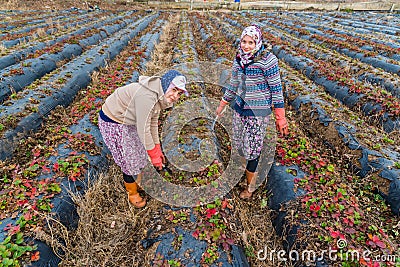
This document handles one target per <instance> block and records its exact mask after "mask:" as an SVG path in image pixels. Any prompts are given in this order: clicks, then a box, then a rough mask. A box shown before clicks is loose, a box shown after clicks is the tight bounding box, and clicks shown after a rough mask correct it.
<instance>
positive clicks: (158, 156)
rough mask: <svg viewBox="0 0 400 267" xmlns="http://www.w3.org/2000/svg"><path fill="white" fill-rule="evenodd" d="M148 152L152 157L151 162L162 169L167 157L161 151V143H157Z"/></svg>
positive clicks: (158, 168)
mask: <svg viewBox="0 0 400 267" xmlns="http://www.w3.org/2000/svg"><path fill="white" fill-rule="evenodd" d="M147 154H148V155H149V157H150V160H151V164H153V166H154V167H156V169H157V170H162V168H163V162H164V161H165V157H164V155H163V153H162V152H161V146H160V144H156V145H155V146H154V148H153V149H150V150H147Z"/></svg>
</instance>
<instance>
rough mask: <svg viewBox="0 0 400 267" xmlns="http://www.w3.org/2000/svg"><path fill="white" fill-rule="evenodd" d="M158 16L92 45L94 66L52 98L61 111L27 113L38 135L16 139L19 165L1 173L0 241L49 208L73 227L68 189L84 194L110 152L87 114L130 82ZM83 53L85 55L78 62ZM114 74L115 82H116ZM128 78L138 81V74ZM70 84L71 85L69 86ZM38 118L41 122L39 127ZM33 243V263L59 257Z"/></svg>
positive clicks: (155, 34)
mask: <svg viewBox="0 0 400 267" xmlns="http://www.w3.org/2000/svg"><path fill="white" fill-rule="evenodd" d="M157 17H158V14H149V15H147V16H145V17H143V18H142V19H140V20H137V21H135V22H134V23H132V24H131V25H129V26H128V27H127V28H126V29H125V30H123V31H122V32H121V34H120V35H118V36H115V37H114V38H110V39H109V40H107V41H106V42H105V43H103V46H102V47H97V48H95V49H97V50H99V49H103V50H104V52H105V53H104V54H102V53H98V51H93V53H92V54H90V56H91V59H92V60H93V65H90V64H88V65H87V67H85V68H84V71H82V73H81V74H79V75H77V76H75V75H74V76H73V77H78V78H79V79H77V80H75V81H74V82H73V84H72V82H69V83H66V84H65V85H64V86H62V87H61V90H62V89H63V88H64V89H65V90H64V91H65V92H66V93H68V94H66V93H65V94H64V96H63V97H60V98H56V99H61V100H62V101H64V102H63V103H61V104H63V105H64V106H68V105H69V107H68V108H67V110H66V111H65V112H63V111H62V110H63V108H62V106H58V108H57V109H55V110H53V109H48V110H47V112H46V113H43V114H40V116H39V115H36V117H35V116H33V115H32V116H30V117H29V116H28V117H27V119H26V120H28V119H29V118H31V121H30V122H29V123H30V124H35V128H36V129H34V130H36V131H37V130H39V129H38V128H39V126H41V127H42V128H41V130H42V131H43V133H42V134H40V132H39V133H38V134H35V137H34V139H32V138H28V139H25V140H21V141H20V142H19V146H18V148H17V150H16V151H15V153H16V156H18V157H21V154H22V155H24V157H26V158H20V159H19V162H20V163H19V164H18V165H8V166H7V165H6V166H3V172H5V173H4V176H2V177H3V179H2V181H3V184H2V192H9V193H7V194H2V196H1V197H2V203H3V210H4V211H5V213H3V214H2V218H1V219H2V225H4V226H6V227H5V229H4V230H5V231H6V232H2V233H1V235H2V238H1V239H2V240H3V244H5V243H7V244H15V242H16V241H15V240H16V239H15V238H16V237H18V236H21V235H22V236H25V235H26V237H28V236H30V235H31V234H29V232H30V231H32V230H33V228H34V227H35V225H38V226H40V227H39V228H37V230H40V229H42V228H43V220H48V219H46V216H48V215H47V213H48V212H51V213H52V215H51V216H52V217H53V218H55V219H57V220H58V221H60V222H61V223H63V224H64V225H65V226H67V227H68V229H73V228H74V227H76V226H77V223H78V219H79V218H78V217H77V213H76V207H75V205H74V204H73V201H72V199H71V195H70V192H69V191H71V192H73V193H76V194H82V193H84V190H85V188H86V187H87V184H88V181H90V180H92V181H93V180H95V179H96V177H97V175H98V173H99V172H101V171H103V170H105V169H104V168H105V167H106V166H107V165H108V162H107V157H106V155H107V154H108V153H109V152H108V150H107V149H105V148H104V145H103V144H102V141H101V137H100V133H99V131H98V129H97V127H96V126H95V125H94V124H93V122H92V121H93V120H94V119H97V117H96V116H94V115H93V116H90V114H91V113H92V114H95V113H96V112H97V111H98V108H99V106H100V105H101V104H102V102H103V101H104V97H106V96H107V95H108V94H109V92H110V91H111V90H113V89H115V88H116V86H118V85H122V84H124V83H127V82H132V80H129V77H132V74H133V73H134V71H137V69H138V68H139V67H141V66H143V65H144V64H145V62H144V59H143V57H142V56H143V53H146V54H148V55H150V54H151V52H152V50H153V49H154V44H155V43H154V42H157V40H158V38H159V28H160V27H161V25H162V23H163V20H162V19H160V20H159V21H158V22H157V23H156V22H155V19H156V18H157ZM149 28H153V31H150V32H149V34H147V35H144V34H145V32H147V31H148V30H147V29H149ZM141 35H142V36H141ZM129 42H131V43H130V47H128V48H126V50H128V51H129V52H123V51H122V49H124V48H125V47H126V46H127V45H128V43H129ZM108 49H109V50H108ZM120 53H121V54H123V56H120V57H122V58H121V59H120V60H125V62H124V66H123V68H118V67H117V66H116V68H115V72H114V73H109V74H108V75H109V76H108V77H104V79H105V80H104V81H102V82H101V83H100V84H98V85H97V87H95V88H93V87H88V88H87V90H86V91H83V92H82V93H81V94H78V95H77V96H76V97H77V100H75V101H74V102H72V103H71V101H72V100H73V98H74V97H75V95H76V93H77V92H79V90H80V89H82V88H85V87H87V85H88V84H89V82H90V79H91V77H90V74H92V73H93V72H94V71H95V70H97V69H99V68H101V67H102V66H104V63H105V60H107V61H108V60H111V59H113V58H115V57H116V56H117V55H118V54H120ZM86 56H88V55H85V57H84V58H83V60H85V59H86ZM77 60H79V58H77ZM81 64H82V63H81ZM81 64H80V65H81ZM76 71H79V69H77V70H76ZM83 73H84V75H86V78H85V77H84V76H83ZM115 77H119V79H120V80H118V81H116V79H115ZM132 79H137V76H136V78H135V77H132ZM115 82H117V84H115ZM108 83H110V84H109V85H108ZM69 84H71V85H70V86H68V85H69ZM54 90H56V88H54ZM57 92H58V93H61V92H62V91H56V92H54V93H53V95H56V94H57ZM49 101H50V100H49ZM53 101H55V100H54V98H53ZM51 106H53V107H56V106H57V103H52V105H51ZM43 115H44V116H48V117H47V118H45V117H44V116H43ZM42 122H45V123H46V124H44V125H43V124H42ZM29 123H28V124H29ZM27 127H28V126H27ZM29 127H30V126H29ZM17 181H19V182H18V183H17ZM15 196H18V197H15ZM15 201H17V202H15ZM51 221H52V220H50V223H51ZM5 234H7V235H8V237H6V235H5ZM17 244H18V245H20V243H17ZM28 244H29V243H28ZM35 244H36V247H37V248H38V252H39V253H40V254H41V256H42V257H41V258H40V260H39V261H38V262H36V263H35V264H34V265H33V266H41V264H45V263H47V262H52V264H53V265H54V266H55V265H57V264H58V262H59V261H60V259H59V258H57V257H56V256H55V254H54V253H53V251H52V248H51V247H49V246H48V245H46V244H45V243H43V242H41V241H35ZM14 246H15V245H14ZM20 246H21V247H20V249H21V250H24V249H26V251H25V253H24V255H18V257H21V256H26V252H28V253H29V251H30V250H31V249H32V246H31V245H29V246H27V247H23V246H22V245H20ZM28 249H29V250H28ZM11 252H12V251H11ZM28 255H29V254H28ZM53 265H52V266H53Z"/></svg>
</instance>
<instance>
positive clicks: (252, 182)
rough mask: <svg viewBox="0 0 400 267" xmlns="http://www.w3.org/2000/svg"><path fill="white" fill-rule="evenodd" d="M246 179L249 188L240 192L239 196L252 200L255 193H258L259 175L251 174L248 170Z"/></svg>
mask: <svg viewBox="0 0 400 267" xmlns="http://www.w3.org/2000/svg"><path fill="white" fill-rule="evenodd" d="M246 179H247V186H246V188H245V189H244V190H243V191H242V192H240V195H239V197H240V198H241V199H249V198H251V196H252V195H253V192H254V191H256V181H257V173H256V172H249V171H248V170H246Z"/></svg>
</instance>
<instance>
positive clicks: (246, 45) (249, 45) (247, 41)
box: [240, 35, 256, 53]
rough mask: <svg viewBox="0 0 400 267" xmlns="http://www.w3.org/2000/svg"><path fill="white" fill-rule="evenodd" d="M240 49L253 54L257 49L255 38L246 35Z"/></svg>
mask: <svg viewBox="0 0 400 267" xmlns="http://www.w3.org/2000/svg"><path fill="white" fill-rule="evenodd" d="M240 48H242V50H243V51H244V52H245V53H248V52H251V51H253V49H254V48H256V42H254V40H253V38H251V37H250V36H248V35H245V36H244V37H243V38H242V40H241V41H240Z"/></svg>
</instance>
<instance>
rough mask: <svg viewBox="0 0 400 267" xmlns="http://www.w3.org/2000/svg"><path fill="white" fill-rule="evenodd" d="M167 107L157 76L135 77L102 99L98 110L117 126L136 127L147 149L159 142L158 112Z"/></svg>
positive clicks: (159, 78)
mask: <svg viewBox="0 0 400 267" xmlns="http://www.w3.org/2000/svg"><path fill="white" fill-rule="evenodd" d="M171 106H172V104H168V103H167V102H166V101H165V98H164V92H163V90H162V87H161V77H158V76H153V77H149V76H139V82H137V83H131V84H128V85H125V86H122V87H119V88H117V89H116V90H115V91H114V93H112V94H111V95H110V96H109V97H108V98H107V99H106V101H105V103H104V104H103V106H102V110H103V112H104V114H106V115H107V116H108V117H109V118H110V119H112V120H114V121H116V122H118V123H122V124H127V125H136V129H137V132H138V135H139V138H140V140H141V141H142V143H143V145H144V147H145V149H146V150H150V149H153V148H154V145H155V144H159V143H160V139H159V136H158V117H159V115H160V111H161V110H162V109H166V108H168V107H171Z"/></svg>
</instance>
